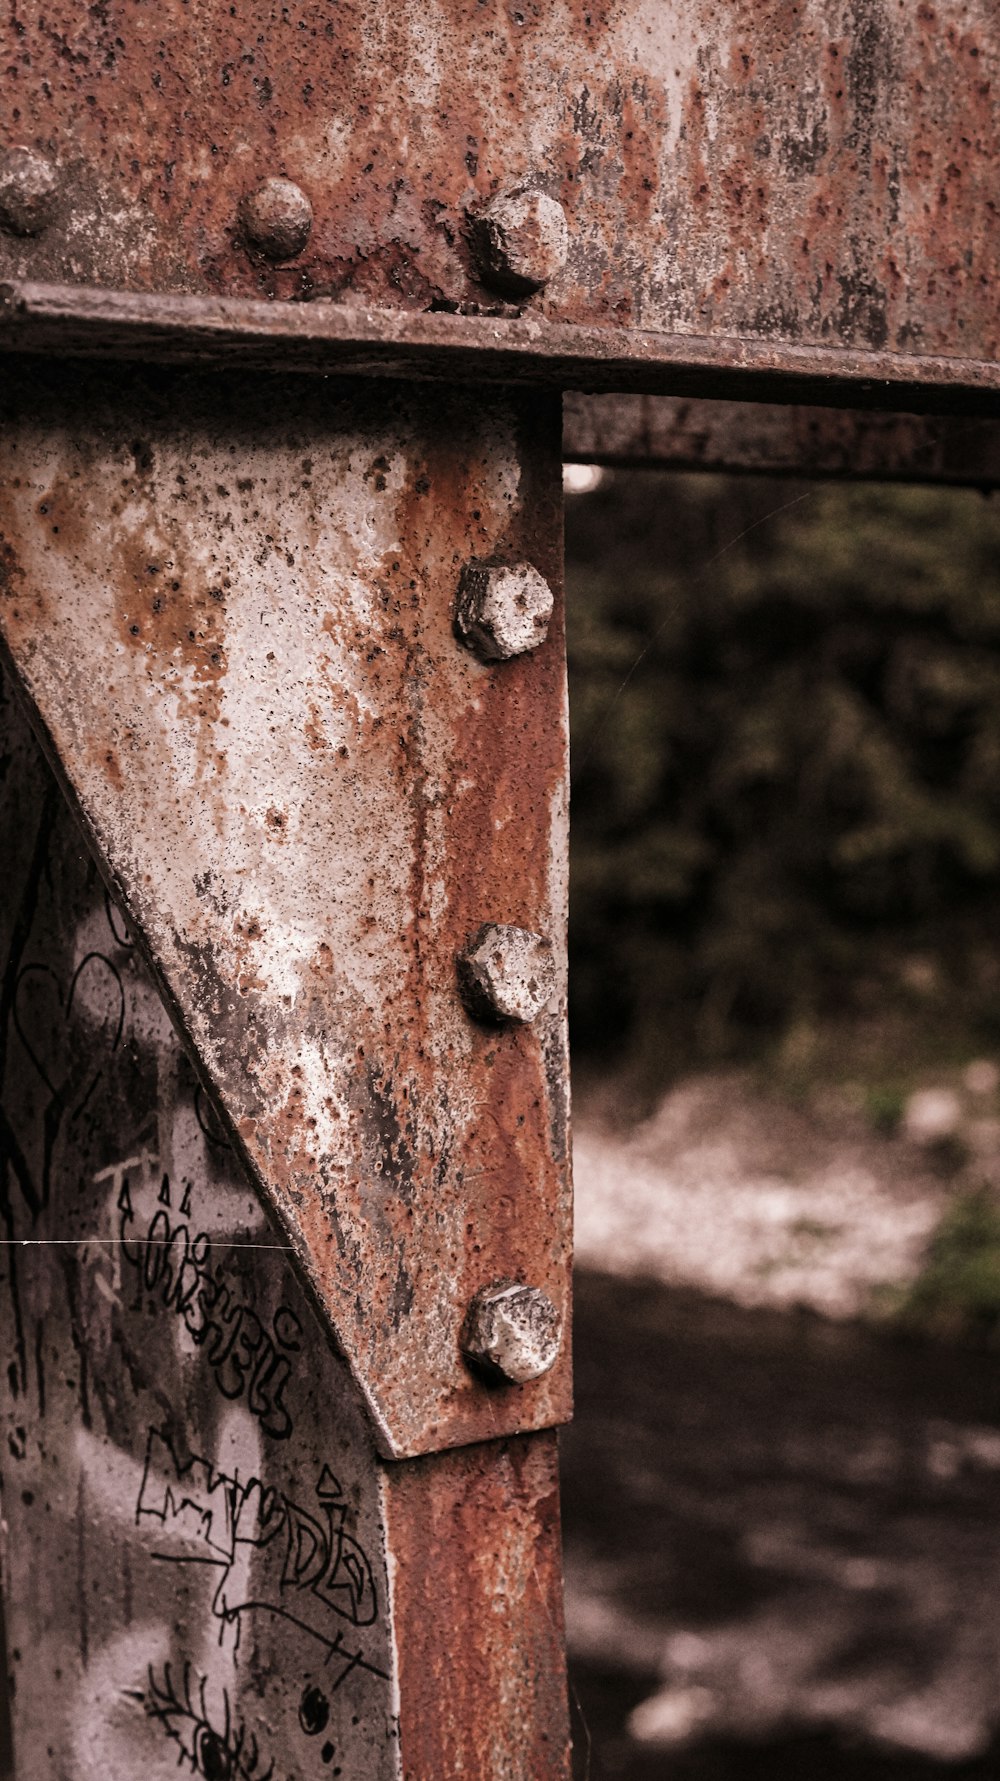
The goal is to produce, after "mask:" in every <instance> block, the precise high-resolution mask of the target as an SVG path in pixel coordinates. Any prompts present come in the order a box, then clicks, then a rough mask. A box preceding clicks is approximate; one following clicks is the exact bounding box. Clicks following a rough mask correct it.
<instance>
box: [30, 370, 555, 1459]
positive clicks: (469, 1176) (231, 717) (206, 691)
mask: <svg viewBox="0 0 1000 1781" xmlns="http://www.w3.org/2000/svg"><path fill="white" fill-rule="evenodd" d="M2 406H3V429H2V441H0V488H2V494H0V537H2V540H3V543H2V552H3V554H2V559H0V560H2V565H3V586H2V590H0V631H2V635H3V638H4V641H5V644H6V647H7V649H8V651H9V652H10V656H11V658H12V661H13V663H14V665H15V667H16V671H17V674H18V675H19V677H20V679H21V681H22V683H23V685H24V686H25V688H26V690H27V692H28V695H29V697H30V699H31V700H32V702H33V706H34V708H35V710H36V713H37V717H38V722H39V724H40V725H41V727H42V729H43V731H44V734H45V736H46V740H47V745H48V747H49V749H50V751H51V756H52V758H53V760H54V761H55V762H56V764H57V766H58V769H59V771H60V773H61V775H62V776H63V778H64V780H65V782H66V783H67V785H68V788H69V790H70V792H71V794H72V796H73V797H74V799H75V800H76V802H77V804H78V806H79V808H80V810H81V813H82V816H83V819H84V821H85V822H86V824H87V826H88V828H89V830H90V832H91V834H92V836H93V840H94V845H95V848H96V850H97V853H98V856H99V858H100V859H101V860H102V862H103V864H104V869H105V870H106V872H107V874H108V876H109V879H110V880H111V881H112V882H113V883H114V885H115V887H116V889H117V892H118V894H119V895H120V897H121V899H122V901H123V903H124V905H125V907H126V908H127V909H128V912H129V916H130V919H131V920H132V921H133V922H134V925H135V927H136V930H137V932H138V934H139V935H140V936H141V938H142V942H143V944H144V946H145V947H146V948H147V950H148V953H149V956H150V959H151V961H152V962H153V964H154V966H155V968H156V970H157V972H158V974H159V978H160V981H161V983H162V984H163V986H164V992H165V994H166V995H167V996H168V997H169V999H170V1002H171V1005H172V1006H173V1008H174V1010H175V1014H176V1017H177V1019H178V1021H179V1023H180V1024H181V1026H182V1028H183V1030H184V1031H185V1033H186V1035H187V1037H188V1040H189V1042H190V1044H191V1046H192V1049H193V1051H194V1054H195V1055H196V1056H197V1059H198V1062H199V1068H200V1069H201V1070H202V1072H203V1074H204V1076H205V1078H206V1080H207V1081H208V1083H209V1084H210V1085H211V1087H212V1089H213V1091H214V1092H215V1093H216V1095H217V1096H218V1099H219V1102H220V1105H221V1107H222V1109H223V1111H224V1114H225V1117H226V1119H227V1121H228V1122H229V1125H230V1128H231V1131H232V1133H233V1136H234V1141H235V1142H236V1143H237V1144H238V1146H239V1148H240V1151H241V1154H242V1155H243V1156H244V1158H245V1160H246V1163H247V1166H248V1167H249V1169H250V1170H251V1172H252V1175H253V1178H254V1179H255V1180H256V1182H257V1183H258V1186H259V1188H260V1191H261V1192H262V1194H263V1196H264V1198H265V1201H266V1203H267V1205H268V1207H269V1208H270V1210H271V1211H272V1213H273V1215H274V1216H275V1217H276V1218H277V1220H278V1222H279V1224H280V1226H281V1228H282V1229H283V1230H284V1231H285V1232H286V1233H287V1239H288V1241H289V1243H290V1244H291V1245H292V1246H293V1248H294V1251H295V1254H296V1256H297V1258H298V1260H299V1263H300V1264H301V1266H302V1268H303V1270H304V1272H305V1275H306V1277H307V1279H308V1280H309V1282H310V1283H311V1285H312V1287H313V1289H314V1292H315V1294H316V1297H317V1301H318V1303H319V1304H320V1305H321V1306H322V1307H323V1309H324V1313H325V1315H326V1317H327V1318H328V1320H329V1322H330V1324H331V1326H332V1328H333V1330H334V1332H335V1334H336V1338H337V1340H338V1342H339V1343H340V1344H341V1346H342V1348H343V1350H344V1352H345V1354H346V1355H347V1357H348V1360H349V1362H350V1365H351V1367H352V1369H353V1370H354V1373H355V1376H356V1377H357V1379H358V1381H359V1383H360V1385H361V1388H362V1390H363V1393H364V1395H365V1399H366V1401H367V1403H368V1405H369V1408H370V1411H371V1414H372V1416H373V1419H374V1425H375V1428H376V1431H377V1438H378V1440H379V1442H380V1444H381V1446H382V1448H383V1451H385V1452H386V1453H387V1454H391V1455H401V1454H413V1453H419V1452H422V1451H426V1450H435V1449H439V1448H442V1447H446V1446H450V1445H455V1444H459V1443H463V1442H468V1441H475V1440H483V1439H488V1438H493V1437H496V1436H499V1435H502V1434H506V1433H513V1432H517V1431H520V1430H524V1429H530V1428H539V1427H545V1426H548V1425H550V1424H552V1423H553V1422H558V1421H559V1420H562V1419H564V1418H565V1417H566V1416H567V1414H568V1411H569V1405H570V1362H569V1344H568V1313H569V1306H568V1295H569V1255H570V1210H569V1179H568V1168H569V1165H568V1146H567V1085H566V1071H567V1058H566V1038H565V966H564V938H565V936H564V927H565V900H566V687H565V668H564V658H563V650H562V641H561V639H562V624H561V610H560V608H561V600H560V591H561V590H560V577H561V566H560V524H559V521H560V500H561V493H560V489H559V450H558V440H559V432H558V426H559V414H558V404H557V403H555V402H554V401H553V400H552V399H551V398H550V397H547V396H538V395H533V396H529V397H522V398H520V399H516V398H514V397H512V396H510V395H506V396H504V395H499V394H498V395H495V396H492V397H490V398H489V399H488V400H486V399H484V398H483V397H482V396H480V395H475V396H473V395H469V394H467V393H459V392H454V391H453V392H450V393H446V392H444V391H439V392H438V393H437V395H436V397H435V401H434V403H433V405H432V406H429V405H427V404H426V402H425V401H423V400H422V399H420V398H418V395H417V393H416V392H415V391H414V390H413V388H412V386H411V388H410V389H409V390H407V389H402V388H393V387H392V386H389V385H375V386H366V385H362V384H360V383H352V384H350V385H349V386H346V387H344V388H340V389H338V388H336V387H335V386H333V385H330V384H314V383H311V382H308V381H306V380H300V381H298V382H287V381H282V382H277V381H275V382H272V381H271V380H269V379H266V378H261V379H255V380H249V381H248V380H247V379H245V378H244V379H233V378H230V379H228V380H227V379H225V378H220V377H216V378H210V377H207V376H205V375H197V374H192V375H184V374H179V373H165V372H160V373H156V374H154V373H136V374H134V375H133V376H132V377H131V378H130V379H127V378H125V376H124V375H123V374H122V373H121V372H119V373H118V374H117V375H115V376H114V377H113V378H108V377H106V376H102V375H101V373H100V372H98V371H93V372H92V373H91V374H89V375H88V376H86V377H82V378H81V377H75V378H74V380H73V385H72V389H69V388H68V387H67V383H66V378H65V375H64V373H63V371H62V370H61V369H60V368H58V367H57V368H55V369H54V370H53V369H51V368H50V369H49V371H48V372H47V373H46V372H45V370H44V368H42V367H39V366H35V367H33V368H27V367H25V368H23V369H22V370H21V371H20V373H19V374H17V375H13V376H12V377H10V378H9V379H8V380H7V383H6V385H5V388H4V391H3V398H2ZM495 561H500V562H501V563H506V564H512V565H514V566H515V567H516V566H517V565H518V564H520V563H522V562H523V563H526V564H527V565H530V567H531V569H532V570H533V571H534V572H535V573H536V574H539V573H540V574H541V576H543V577H544V578H545V580H546V581H547V583H548V585H549V588H550V589H551V590H552V595H553V597H554V599H555V602H556V609H555V611H554V613H553V615H552V617H551V620H550V621H549V624H548V635H547V637H546V636H545V634H544V630H532V635H531V636H530V637H529V638H527V639H524V640H523V643H524V647H525V648H526V653H520V654H517V655H516V656H514V657H513V659H509V660H496V659H490V660H484V659H481V656H482V653H483V652H482V650H480V653H479V654H477V653H476V652H475V650H474V649H473V648H471V647H468V646H467V645H466V644H464V643H463V641H462V640H461V638H460V637H459V636H457V635H456V632H455V628H454V626H455V611H456V604H457V601H458V598H459V590H460V587H461V586H462V579H463V573H464V571H465V570H466V569H467V567H468V566H469V565H470V564H475V563H487V564H488V563H491V562H495ZM515 580H516V577H515ZM519 585H520V584H518V585H517V586H515V588H514V591H513V594H512V596H511V597H512V599H513V600H514V602H515V605H516V602H517V600H518V599H519V598H520V595H519V592H518V587H519ZM516 617H517V615H516V612H515V620H516ZM515 628H516V626H515ZM515 643H516V640H515ZM485 923H496V924H499V925H500V926H501V928H503V927H504V926H505V924H506V925H508V926H509V925H511V924H512V925H513V926H514V927H515V928H518V929H521V930H525V931H526V932H528V933H533V934H538V935H540V936H542V939H543V942H544V945H545V947H546V948H547V953H546V957H547V959H548V960H549V961H550V963H549V964H548V965H547V966H546V970H547V972H548V973H549V974H548V975H547V976H546V980H545V993H544V995H543V996H542V997H541V998H540V1000H541V1002H542V1003H543V1004H544V1005H543V1006H542V1007H541V1009H540V1011H539V1012H538V1013H537V1015H536V1016H535V1017H534V1018H531V1011H528V1012H525V1011H524V1010H520V1009H519V1010H518V1012H519V1013H521V1014H523V1016H524V1017H523V1018H505V1017H504V1015H503V1012H502V1011H501V1012H500V1013H498V1014H497V1016H496V1017H495V1018H490V1017H485V1016H484V1013H483V1011H482V1010H481V1009H477V1010H476V1011H475V1012H473V1013H470V1012H469V1011H468V1009H467V1008H466V1006H464V1005H463V1001H462V999H461V995H460V983H459V975H458V961H459V956H460V954H461V953H462V952H463V950H464V949H465V948H466V947H467V945H468V944H469V943H470V942H471V941H472V940H473V939H474V938H475V936H476V935H477V933H478V932H479V931H480V930H481V929H482V927H483V924H485ZM508 964H509V965H510V969H511V970H515V969H516V968H518V967H517V966H516V961H515V962H514V963H513V964H511V963H510V961H508ZM505 1280H509V1281H515V1282H523V1283H526V1284H527V1285H529V1286H531V1287H533V1288H536V1289H538V1290H539V1291H540V1292H542V1293H544V1294H545V1295H546V1296H547V1298H548V1300H549V1301H551V1304H552V1305H553V1306H554V1307H555V1312H556V1314H557V1316H558V1318H559V1320H561V1322H562V1326H563V1328H564V1329H566V1330H567V1336H566V1339H565V1340H563V1341H562V1343H561V1345H560V1346H559V1350H558V1353H557V1355H556V1358H555V1363H554V1365H553V1366H552V1367H551V1370H550V1371H548V1372H545V1373H544V1376H542V1377H538V1378H536V1379H533V1380H531V1381H529V1382H528V1383H522V1384H516V1385H514V1384H506V1385H505V1384H502V1383H501V1384H497V1383H496V1382H495V1381H493V1382H491V1381H490V1380H488V1379H486V1378H485V1377H484V1376H483V1375H482V1373H481V1372H479V1371H476V1370H475V1369H474V1368H473V1367H471V1366H470V1365H469V1364H468V1363H467V1361H466V1360H465V1358H464V1357H463V1353H462V1340H463V1328H464V1325H465V1320H466V1318H467V1315H468V1312H469V1308H470V1305H471V1303H472V1301H473V1299H474V1298H475V1295H476V1294H477V1293H478V1292H479V1291H480V1290H481V1289H484V1288H488V1287H490V1286H491V1285H493V1284H494V1283H496V1282H498V1281H505ZM550 1358H551V1357H550Z"/></svg>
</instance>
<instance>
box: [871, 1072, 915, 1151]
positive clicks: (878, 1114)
mask: <svg viewBox="0 0 1000 1781" xmlns="http://www.w3.org/2000/svg"><path fill="white" fill-rule="evenodd" d="M906 1096H907V1090H906V1089H905V1088H903V1087H901V1086H900V1085H899V1084H898V1083H885V1082H873V1083H871V1084H870V1086H869V1087H868V1088H866V1090H865V1113H866V1114H867V1116H868V1120H869V1123H870V1125H871V1127H872V1130H873V1131H876V1132H878V1133H879V1135H880V1136H881V1137H883V1138H891V1137H892V1136H893V1135H894V1133H895V1132H897V1131H898V1130H899V1126H900V1122H901V1120H902V1117H903V1109H904V1108H905V1106H906Z"/></svg>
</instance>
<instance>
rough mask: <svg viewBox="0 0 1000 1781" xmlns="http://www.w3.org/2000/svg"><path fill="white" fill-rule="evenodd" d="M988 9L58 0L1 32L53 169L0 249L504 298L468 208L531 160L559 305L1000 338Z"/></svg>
mask: <svg viewBox="0 0 1000 1781" xmlns="http://www.w3.org/2000/svg"><path fill="white" fill-rule="evenodd" d="M992 26H993V19H992V13H991V8H990V6H989V4H988V0H963V3H962V4H961V5H960V4H959V3H958V0H948V4H941V5H937V6H934V5H921V6H919V7H917V8H916V9H915V11H914V13H913V15H912V17H911V15H909V14H907V13H906V12H905V9H901V8H899V7H898V6H896V5H893V4H891V3H890V0H849V3H846V4H844V3H840V0H838V3H836V4H835V3H834V0H800V3H799V4H792V3H791V0H771V3H768V4H759V3H757V0H734V4H733V5H731V6H729V7H727V8H719V7H718V6H717V5H715V4H714V0H681V4H679V5H677V6H676V7H671V8H655V7H651V6H650V5H648V4H640V3H639V0H631V3H630V4H626V0H608V3H607V4H602V5H600V6H597V5H589V4H587V3H586V0H567V3H566V4H565V5H564V6H562V7H559V8H544V9H539V8H538V7H535V6H528V5H525V6H523V7H520V6H519V7H516V8H514V7H504V8H494V9H490V10H489V12H488V14H484V9H483V8H482V6H481V5H478V4H475V3H474V0H449V3H448V4H447V5H446V6H444V7H442V8H438V9H437V10H434V11H429V10H428V9H427V8H426V7H425V6H423V5H420V4H418V3H417V0H402V4H401V5H400V6H398V7H396V8H394V9H393V10H392V12H391V14H390V15H387V14H386V12H385V9H384V8H375V7H374V6H373V5H371V4H370V0H343V3H342V4H340V5H338V7H337V8H336V9H334V10H333V12H331V10H330V8H329V7H327V6H326V5H324V4H322V0H298V3H297V4H295V5H290V6H286V7H282V8H280V9H279V8H277V7H276V6H274V5H273V4H272V0H240V4H239V5H238V6H233V7H226V8H222V9H210V10H209V11H208V12H207V13H205V14H204V16H199V19H198V23H197V30H195V29H194V28H193V24H192V20H191V18H190V16H189V10H188V8H187V7H186V5H184V4H183V0H166V4H165V6H164V7H161V8H158V9H157V10H156V11H155V13H150V12H149V11H148V9H142V8H135V7H134V6H131V5H129V4H128V0H106V4H103V5H102V6H101V7H100V8H99V9H92V10H90V11H87V10H84V11H81V10H80V9H79V8H74V7H72V6H71V5H70V0H53V5H52V6H51V7H47V8H46V14H45V17H44V19H42V18H41V17H40V16H39V17H38V18H37V19H36V18H30V17H29V18H27V19H26V20H25V21H24V22H23V23H22V24H19V26H18V28H17V31H16V33H15V32H14V31H10V33H9V46H5V47H7V56H6V67H7V70H8V74H9V85H10V90H11V106H10V112H9V119H10V121H9V123H8V124H7V125H6V129H7V131H8V133H9V134H10V139H11V141H14V140H15V139H16V140H18V141H21V140H24V141H27V142H29V143H31V144H34V145H37V146H38V147H39V148H42V149H44V150H45V151H46V152H48V153H50V154H52V155H54V156H55V158H56V160H57V162H58V163H59V166H60V170H61V179H62V182H63V184H62V194H61V198H60V202H59V205H58V206H57V210H56V215H55V216H54V218H53V221H52V223H51V225H50V226H49V228H48V229H47V230H46V231H45V233H44V234H43V235H40V236H39V237H38V238H37V239H33V240H31V241H27V242H26V241H24V240H17V239H15V238H10V237H8V238H5V239H4V241H3V242H0V256H2V259H3V268H2V269H3V270H4V271H6V272H8V273H9V274H10V275H12V276H17V277H21V278H29V277H30V278H35V279H45V278H47V279H54V280H57V281H67V280H68V281H70V282H72V281H76V280H82V281H84V282H90V283H94V284H103V285H106V286H120V287H124V288H127V289H131V290H136V291H142V290H147V291H148V290H170V291H190V292H201V293H219V294H229V295H242V296H257V297H262V298H266V299H268V300H273V301H278V302H289V303H302V302H308V301H313V300H315V299H317V298H320V299H330V300H333V301H337V302H341V303H349V304H359V303H370V304H375V305H379V306H383V307H386V308H390V309H395V310H404V311H411V312H417V311H425V310H428V309H436V308H445V309H451V310H458V311H466V312H474V311H476V310H480V311H482V310H485V311H487V312H489V311H496V310H498V309H499V310H500V311H501V312H503V313H512V310H511V306H509V305H506V304H504V303H503V302H502V300H501V299H500V298H498V296H497V293H496V292H495V291H492V290H491V289H489V288H488V287H487V286H484V284H483V283H482V282H481V280H480V277H479V274H478V273H477V270H476V266H475V264H474V262H473V259H472V256H471V254H470V251H469V241H468V226H467V224H468V214H469V211H470V208H471V209H474V208H475V207H476V205H478V204H482V203H483V202H484V201H485V200H486V199H487V198H488V197H489V196H490V195H491V194H492V193H494V192H496V191H497V190H498V189H499V187H500V186H502V185H504V184H505V183H510V182H512V181H515V180H519V179H522V178H524V177H526V176H530V177H531V178H532V179H535V180H537V181H540V182H541V183H542V184H543V185H544V186H545V188H546V190H548V191H551V192H552V193H553V195H556V196H558V197H560V198H561V200H562V202H563V205H564V207H565V209H566V212H567V216H568V217H569V219H570V225H571V252H570V259H569V263H568V265H567V267H566V270H565V272H564V273H562V274H561V275H560V276H559V277H558V278H557V279H556V280H555V281H554V282H553V285H552V288H551V289H550V290H547V291H545V292H543V293H542V294H540V295H539V296H537V297H534V298H532V299H531V300H530V302H529V305H528V307H529V309H530V310H531V311H532V312H534V313H537V314H539V315H542V316H545V317H546V318H547V319H549V320H553V321H566V322H582V323H599V324H604V325H606V326H609V327H613V326H619V327H620V326H640V327H644V328H653V329H662V330H666V331H669V332H678V333H690V332H695V331H698V330H699V329H704V328H706V327H707V328H711V329H713V330H718V331H720V332H724V333H725V334H727V335H728V334H736V335H744V336H746V335H755V336H761V337H765V338H768V337H773V338H777V339H784V340H788V341H790V342H793V341H801V342H811V343H813V344H829V343H831V342H834V341H836V342H839V343H840V344H842V345H843V346H845V347H851V346H856V345H866V346H867V347H869V348H870V349H872V350H878V349H881V348H882V347H884V346H889V347H891V348H892V350H894V351H918V350H925V351H940V352H951V353H953V354H957V353H960V354H962V355H966V356H970V357H980V358H984V359H989V358H994V357H996V356H997V345H998V340H1000V327H998V321H997V314H996V306H995V304H994V303H993V302H992V301H991V296H990V293H991V290H993V289H995V287H996V282H997V277H998V275H1000V216H998V208H997V201H996V196H995V191H994V185H995V179H994V166H993V156H994V144H995V142H996V138H997V131H998V127H1000V43H998V40H997V36H996V32H995V30H994V29H993V28H992ZM136 142H140V143H141V144H142V152H141V153H138V152H136V153H133V152H132V150H131V148H130V147H129V144H134V143H136ZM274 175H283V176H286V177H289V178H291V179H293V180H295V181H297V182H298V183H299V184H300V185H301V186H302V188H303V190H304V191H305V192H306V194H307V196H308V197H309V198H310V201H311V203H312V206H313V212H314V222H313V228H312V232H311V235H310V237H309V240H308V243H307V244H306V246H305V248H304V249H303V250H302V252H301V253H300V254H299V256H298V257H297V258H296V259H294V260H292V261H290V262H289V263H286V264H280V265H274V264H272V263H271V262H269V261H265V260H264V259H263V258H261V257H260V256H259V255H255V254H254V253H253V252H252V251H250V250H249V249H248V247H247V245H246V243H245V241H244V240H243V239H242V237H241V233H240V229H239V226H238V222H237V214H238V209H239V204H240V200H241V198H242V196H243V195H244V193H245V192H246V191H247V190H248V189H250V188H251V187H252V186H253V185H255V184H256V183H257V182H258V181H259V180H260V179H262V178H265V177H269V176H274ZM803 243H805V244H806V246H805V248H803V245H802V244H803ZM890 260H891V261H892V262H893V263H894V264H895V266H896V267H897V268H898V270H899V273H900V277H899V279H898V280H893V281H888V282H887V281H886V280H885V279H884V278H883V277H882V276H881V273H880V270H879V269H880V268H881V267H883V266H884V265H885V264H886V263H887V262H888V261H890ZM723 265H724V266H726V267H727V268H728V271H727V278H728V283H727V284H726V285H725V286H724V287H721V286H720V285H719V283H718V279H719V270H720V267H721V266H723Z"/></svg>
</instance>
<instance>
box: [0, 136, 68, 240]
mask: <svg viewBox="0 0 1000 1781" xmlns="http://www.w3.org/2000/svg"><path fill="white" fill-rule="evenodd" d="M58 190H59V174H58V171H57V169H56V167H55V164H54V163H53V162H52V161H50V160H49V158H48V156H47V155H40V154H39V153H38V151H37V149H33V148H20V147H15V148H10V149H8V150H7V152H6V154H4V155H0V225H2V226H3V227H4V228H5V229H8V230H9V231H10V232H11V234H13V235H37V234H39V233H40V231H41V230H42V229H44V227H45V225H46V223H47V222H48V221H49V218H50V217H51V215H52V212H53V209H54V208H55V201H56V194H57V192H58Z"/></svg>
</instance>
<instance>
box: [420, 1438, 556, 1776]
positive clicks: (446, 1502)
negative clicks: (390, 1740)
mask: <svg viewBox="0 0 1000 1781" xmlns="http://www.w3.org/2000/svg"><path fill="white" fill-rule="evenodd" d="M386 1529H387V1534H388V1537H389V1540H390V1542H391V1545H392V1552H393V1566H392V1596H393V1611H394V1618H395V1629H394V1630H395V1637H396V1650H397V1660H398V1665H399V1682H400V1704H401V1711H400V1742H401V1749H402V1769H403V1777H404V1781H426V1778H427V1777H428V1776H431V1775H440V1776H446V1775H448V1776H451V1775H454V1776H458V1775H473V1774H482V1775H498V1776H500V1775H502V1776H510V1777H511V1781H513V1778H514V1777H515V1776H517V1777H521V1776H524V1777H527V1776H529V1775H530V1776H531V1777H532V1781H567V1778H568V1776H569V1772H570V1770H569V1735H568V1713H567V1701H566V1685H565V1676H564V1671H563V1657H562V1650H563V1619H562V1587H561V1576H560V1544H559V1498H558V1467H557V1453H556V1445H555V1438H554V1436H551V1435H545V1434H543V1435H534V1436H529V1437H527V1438H522V1439H520V1440H513V1441H508V1442H503V1443H496V1444H493V1445H490V1446H488V1447H482V1448H466V1449H463V1450H461V1451H459V1452H456V1453H449V1454H444V1455H437V1456H435V1457H433V1458H430V1459H423V1460H417V1461H411V1462H406V1463H403V1464H401V1465H398V1466H394V1467H392V1468H391V1470H390V1471H389V1472H388V1473H387V1474H386ZM444 1629H447V1631H446V1632H445V1631H444Z"/></svg>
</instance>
